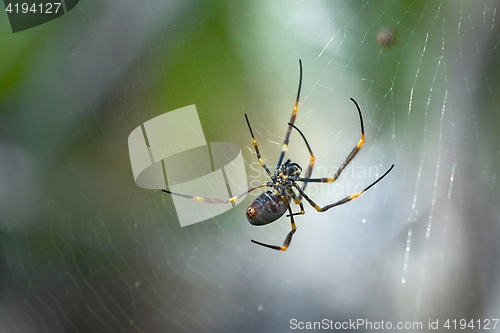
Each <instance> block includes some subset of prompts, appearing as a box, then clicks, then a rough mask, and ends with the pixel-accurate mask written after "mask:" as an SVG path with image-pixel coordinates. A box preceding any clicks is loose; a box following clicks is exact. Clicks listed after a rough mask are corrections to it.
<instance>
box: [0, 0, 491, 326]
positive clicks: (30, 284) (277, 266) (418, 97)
mask: <svg viewBox="0 0 500 333" xmlns="http://www.w3.org/2000/svg"><path fill="white" fill-rule="evenodd" d="M498 8H499V4H498V2H497V1H483V0H479V1H451V0H440V1H431V0H427V1H412V0H408V1H384V2H374V1H329V2H321V1H307V2H300V1H281V2H279V1H260V2H253V3H252V2H236V1H227V2H217V3H215V2H211V1H190V2H180V1H172V2H164V1H148V2H145V3H142V2H137V3H133V2H123V1H107V2H99V4H95V3H93V2H92V3H90V2H88V3H87V2H83V3H82V2H80V4H79V5H78V7H77V8H75V9H73V10H72V11H71V12H70V13H68V14H66V15H64V16H62V17H60V18H58V19H57V20H54V21H51V22H49V23H47V24H45V25H41V26H38V27H36V28H32V29H30V30H26V31H24V32H20V33H16V34H12V33H11V31H10V27H9V26H8V21H7V18H6V14H1V15H4V20H2V23H1V25H0V29H1V31H2V34H1V35H0V38H1V39H2V41H1V42H2V45H9V48H8V49H7V50H3V51H2V55H1V56H0V57H1V60H2V61H0V87H1V88H0V161H1V163H0V331H1V332H119V331H123V332H197V331H199V332H201V331H203V332H236V331H238V332H287V331H289V330H290V329H291V328H293V326H291V323H292V322H294V323H298V322H302V323H304V324H305V323H306V322H311V323H313V322H319V321H321V320H323V319H327V320H328V321H330V320H331V321H332V322H333V323H335V322H338V323H342V322H348V321H349V320H351V321H356V320H358V319H363V320H365V321H370V322H371V323H372V324H375V325H376V323H379V324H380V323H381V322H382V321H383V322H384V323H387V322H390V323H391V324H392V325H393V326H392V328H393V329H395V328H396V325H397V324H398V323H402V324H403V325H404V324H411V325H415V323H416V324H417V325H418V323H421V324H422V326H421V327H419V326H412V329H408V330H410V331H411V330H413V331H426V330H429V322H435V321H436V320H439V328H440V329H442V328H443V327H444V326H443V325H444V324H445V323H446V321H447V320H450V322H449V324H450V325H453V322H452V320H454V319H455V320H456V322H455V323H456V325H457V327H460V325H461V324H463V323H464V322H463V321H460V320H461V319H464V320H466V326H465V329H467V330H468V331H476V330H480V329H482V328H483V327H484V325H485V324H486V320H492V319H495V318H498V313H499V311H500V302H499V299H500V293H499V291H498V290H500V288H498V281H499V274H500V270H499V262H498V257H499V254H500V253H499V247H498V245H497V242H496V241H497V239H498V237H499V222H500V219H499V209H498V200H497V198H498V195H499V186H498V182H497V180H496V178H497V170H498V169H499V162H500V158H499V156H500V147H499V144H500V141H499V138H500V137H499V134H498V132H497V127H498V125H499V124H500V112H499V103H500V100H499V97H498V96H499V93H500V91H499V90H500V86H499V82H498V80H499V75H498V73H499V69H498V64H499V63H500V62H499V60H500V57H499V49H498V46H499V40H500V39H499V22H500V20H499V16H498V15H499V14H500V11H498V10H497V9H498ZM391 32H393V35H391ZM384 41H385V42H387V43H385V44H384ZM298 59H302V62H303V67H304V75H303V83H302V94H301V101H300V109H299V114H298V117H297V121H296V125H297V126H298V127H299V128H300V129H301V131H302V132H304V134H305V135H306V137H307V140H308V141H309V143H310V145H311V147H312V149H313V151H314V154H315V156H316V164H315V170H314V173H313V176H314V177H326V176H331V175H333V174H334V173H335V171H336V168H338V167H339V166H340V164H341V163H342V162H343V160H344V159H345V157H346V156H347V155H348V153H349V152H350V151H351V149H352V147H354V145H355V144H356V143H357V142H358V140H359V135H360V134H359V130H360V128H359V120H358V117H357V113H356V108H355V106H354V105H353V104H352V103H351V101H350V100H349V98H350V97H353V98H354V99H356V101H357V102H358V103H359V105H360V106H361V109H362V112H363V117H364V124H365V132H366V144H365V145H364V146H363V148H362V149H361V151H360V153H359V154H358V155H357V156H356V158H355V159H354V160H353V161H352V162H351V163H350V164H349V165H348V167H347V168H346V170H345V171H344V172H343V174H342V176H341V177H340V178H339V180H338V181H336V182H335V183H334V184H322V185H319V184H310V185H308V188H307V192H308V193H309V194H310V196H311V198H312V199H313V200H315V201H316V202H317V203H318V204H319V205H320V206H323V205H327V204H330V203H332V202H334V201H336V200H339V199H341V198H342V197H344V196H346V195H350V194H352V193H354V192H356V191H359V190H360V189H361V188H362V187H363V186H366V185H368V184H370V183H371V182H373V181H374V180H375V179H377V177H378V176H380V175H381V174H383V173H384V172H385V171H386V170H387V169H388V168H389V167H390V166H391V165H392V164H394V165H395V167H394V170H393V171H392V172H391V173H390V174H389V175H388V176H387V177H386V178H385V179H384V180H383V181H381V182H380V183H378V184H377V186H375V187H374V188H372V189H370V190H369V191H368V192H366V193H365V194H363V195H362V196H361V197H359V198H358V199H356V200H354V201H352V202H350V203H348V204H345V205H342V206H339V207H336V208H334V209H332V210H329V211H328V212H325V213H318V212H316V211H315V210H314V209H313V208H312V207H310V206H309V205H308V204H307V203H305V210H306V214H305V215H304V216H297V217H296V223H297V227H298V230H297V232H296V233H295V236H294V238H293V242H292V243H291V246H290V248H289V249H288V250H287V251H286V252H285V253H280V252H278V251H272V250H269V249H266V248H263V247H259V246H257V245H255V244H252V243H251V242H250V239H255V240H258V241H261V242H265V243H270V244H276V245H281V244H282V242H283V240H284V239H285V236H286V234H287V233H288V232H289V230H290V223H289V221H288V219H287V218H285V217H282V218H281V219H279V220H278V221H277V222H275V223H273V224H271V225H267V226H265V227H261V228H257V227H253V226H251V225H250V224H249V223H248V222H247V221H246V219H245V215H244V213H245V208H246V206H247V205H248V204H250V203H251V201H252V200H253V199H255V197H256V196H257V195H258V193H253V194H251V195H249V196H248V197H247V198H246V199H245V202H244V203H243V204H241V205H239V206H236V207H235V208H233V209H231V210H230V211H228V212H226V213H224V214H222V215H219V216H217V217H215V218H213V219H210V220H207V221H204V222H201V223H197V224H194V225H192V226H188V227H184V228H181V227H180V225H179V222H178V219H177V216H176V214H175V210H174V206H173V202H172V199H171V198H170V197H169V196H168V195H166V194H164V193H161V192H160V191H151V190H143V189H141V188H139V187H137V185H136V184H135V183H134V180H133V177H132V171H131V167H130V159H129V155H128V148H127V137H128V135H129V134H130V132H131V131H132V130H133V129H134V128H136V127H137V126H139V125H140V124H142V123H144V122H145V121H147V120H149V119H152V118H154V117H155V116H157V115H159V114H162V113H164V112H166V111H170V110H174V109H177V108H180V107H183V106H186V105H190V104H196V107H197V109H198V112H199V116H200V120H201V124H202V127H203V130H204V133H205V136H206V140H207V142H216V141H219V142H224V141H226V142H233V143H235V144H237V145H238V146H239V147H241V149H242V151H243V157H244V159H245V163H246V167H247V169H246V171H247V176H248V181H249V184H251V183H252V182H253V183H254V184H258V183H259V182H266V181H268V179H267V178H266V175H265V173H264V172H263V171H262V169H261V168H260V165H259V164H258V162H257V159H256V157H255V153H254V150H253V146H252V144H251V140H250V134H249V133H248V128H247V127H246V123H245V120H244V114H245V113H246V114H248V116H249V119H250V122H251V123H252V126H253V129H254V132H255V135H256V139H257V140H258V143H259V147H260V150H261V152H262V155H263V158H264V160H265V161H266V163H267V164H268V166H269V167H270V168H274V167H275V163H276V162H277V159H278V156H279V152H280V150H281V145H282V141H283V136H284V134H285V131H286V124H287V122H288V121H289V117H290V113H291V111H292V107H293V103H294V99H295V95H296V90H297V86H298V77H299V68H298ZM287 157H288V158H290V159H292V160H294V161H296V162H297V163H299V164H301V165H302V166H303V167H304V169H305V167H306V166H307V163H308V159H309V156H308V153H307V150H306V147H305V145H304V143H303V142H302V139H301V138H300V136H299V135H298V134H297V133H295V132H294V133H292V136H291V139H290V148H289V152H288V154H287ZM192 194H195V193H192ZM193 204H195V203H193ZM293 210H294V211H298V207H296V206H293ZM294 320H296V321H294ZM470 320H474V321H473V322H472V325H471V324H470V323H471V322H470ZM493 323H494V322H493V321H492V322H491V324H490V326H489V327H490V328H492V327H493ZM479 325H481V327H479ZM357 328H358V329H359V330H360V331H371V330H373V328H370V327H369V326H362V325H361V326H359V327H357ZM386 328H387V326H386ZM407 328H408V327H407ZM451 329H452V330H453V326H451Z"/></svg>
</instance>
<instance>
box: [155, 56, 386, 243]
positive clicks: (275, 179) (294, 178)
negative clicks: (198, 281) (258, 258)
mask: <svg viewBox="0 0 500 333" xmlns="http://www.w3.org/2000/svg"><path fill="white" fill-rule="evenodd" d="M299 67H300V78H299V89H298V91H297V98H296V100H295V106H294V107H293V111H292V116H291V117H290V122H289V123H288V129H287V131H286V135H285V139H284V142H283V148H282V149H281V153H280V156H279V159H278V164H277V165H276V169H275V170H274V173H273V172H271V171H270V170H269V168H268V167H267V165H266V164H265V163H264V160H263V159H262V157H261V155H260V152H259V146H258V145H257V140H255V136H254V134H253V131H252V126H250V121H249V120H248V116H247V115H246V114H245V119H246V122H247V125H248V129H249V130H250V135H251V136H252V143H253V146H254V148H255V153H256V154H257V159H258V160H259V163H260V165H261V166H262V168H264V170H265V171H266V172H267V174H268V175H269V177H270V178H271V181H269V182H267V183H265V184H261V185H258V186H255V187H252V188H250V189H248V190H247V191H245V192H243V193H241V194H239V195H237V196H235V197H232V198H230V199H226V200H224V199H215V198H203V197H197V196H192V195H187V194H179V193H173V192H170V191H168V190H162V191H163V192H166V193H169V194H172V195H177V196H180V197H183V198H187V199H192V200H196V201H201V202H210V203H230V202H235V201H236V200H238V199H239V198H241V197H243V196H244V195H246V194H247V193H250V192H252V191H254V190H256V189H259V188H263V187H270V188H271V190H269V191H266V192H264V193H262V194H261V195H259V196H258V197H257V198H256V199H255V200H254V201H253V202H252V204H251V205H250V206H249V207H248V208H247V210H246V216H247V220H248V222H250V224H252V225H258V226H262V225H266V224H269V223H272V222H274V221H276V220H277V219H279V218H280V217H281V216H283V214H284V213H285V212H286V211H288V215H286V216H287V217H290V223H291V225H292V230H291V231H290V232H289V233H288V235H287V236H286V238H285V241H284V242H283V245H282V246H277V245H269V244H266V243H261V242H258V241H255V240H253V239H252V242H253V243H255V244H258V245H262V246H265V247H268V248H270V249H274V250H280V251H286V249H287V248H288V247H289V246H290V243H291V242H292V236H293V235H294V234H295V231H297V227H296V225H295V221H294V218H293V217H294V216H296V215H304V214H305V210H304V205H303V203H302V199H305V200H306V201H307V202H308V203H309V204H310V205H311V206H312V207H313V208H314V209H316V210H317V211H318V212H325V211H327V210H329V209H330V208H333V207H336V206H340V205H343V204H345V203H348V202H349V201H351V200H354V199H356V198H357V197H359V196H360V195H361V194H363V193H365V192H366V191H368V190H369V189H370V188H372V187H373V186H375V184H377V183H378V182H379V181H381V180H382V179H383V178H384V177H385V176H387V174H388V173H389V172H391V170H392V168H394V164H393V165H392V166H391V167H390V168H389V169H388V170H387V171H386V172H385V173H384V174H383V175H382V176H381V177H379V178H378V179H377V180H375V181H374V182H373V183H371V184H370V185H368V186H367V187H365V188H364V189H363V190H361V191H359V192H357V193H354V194H352V195H349V196H347V197H345V198H343V199H340V200H339V201H336V202H334V203H332V204H329V205H326V206H324V207H320V206H318V205H317V204H316V203H315V202H314V201H313V200H312V199H311V198H309V196H308V195H307V194H306V192H305V189H306V186H307V183H333V182H334V181H336V180H337V178H338V177H339V176H340V174H341V173H342V171H343V170H344V169H345V167H346V166H347V165H348V164H349V162H351V161H352V159H353V158H354V156H356V154H357V153H358V151H359V150H360V149H361V147H362V146H363V144H364V143H365V128H364V125H363V116H362V115H361V109H360V107H359V105H358V103H357V102H356V101H355V100H354V99H353V98H351V101H352V102H353V103H354V105H355V106H356V108H357V110H358V115H359V121H360V128H361V138H360V139H359V141H358V143H357V144H356V146H354V148H353V149H352V150H351V152H350V153H349V155H348V156H347V158H346V159H345V161H344V162H343V163H342V165H341V166H340V168H339V169H338V170H337V172H336V173H335V175H333V177H325V178H310V177H311V174H312V171H313V168H314V162H315V160H316V158H315V157H314V154H313V152H312V149H311V146H310V145H309V143H308V142H307V139H306V137H305V135H304V134H303V133H302V131H301V130H300V129H299V128H298V127H297V126H295V125H294V123H295V118H296V117H297V112H298V111H299V98H300V89H301V87H302V61H301V60H299ZM292 129H294V130H296V131H297V132H298V133H299V134H300V136H301V137H302V139H303V140H304V142H305V144H306V146H307V150H308V151H309V155H310V158H309V165H308V166H307V169H306V173H305V177H301V174H302V167H301V166H300V165H299V164H297V163H295V162H292V161H291V160H289V159H287V160H286V161H285V162H284V163H283V159H284V158H285V154H286V152H287V150H288V142H289V139H290V134H291V132H292ZM299 182H301V183H303V184H302V186H299V184H298V183H299ZM295 191H297V193H296V192H295ZM292 201H293V202H294V203H295V204H297V205H298V206H299V208H300V212H295V213H294V212H292V208H291V206H290V204H291V202H292Z"/></svg>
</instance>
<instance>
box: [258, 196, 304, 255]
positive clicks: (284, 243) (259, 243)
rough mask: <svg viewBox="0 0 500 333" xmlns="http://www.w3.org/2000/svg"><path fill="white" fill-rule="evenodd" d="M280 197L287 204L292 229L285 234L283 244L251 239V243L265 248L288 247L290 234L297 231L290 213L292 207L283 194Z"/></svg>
mask: <svg viewBox="0 0 500 333" xmlns="http://www.w3.org/2000/svg"><path fill="white" fill-rule="evenodd" d="M281 199H282V200H284V201H285V202H286V204H287V205H288V211H289V212H290V215H288V216H290V223H291V224H292V230H290V232H289V233H288V235H286V238H285V241H284V242H283V246H277V245H270V244H266V243H261V242H258V241H256V240H253V239H252V243H255V244H258V245H261V246H264V247H267V248H270V249H273V250H278V251H286V250H287V249H288V247H289V246H290V243H291V242H292V236H293V234H294V233H295V231H297V227H296V226H295V221H294V220H293V215H294V214H293V213H292V209H291V208H290V204H289V202H288V200H286V198H285V196H284V195H282V196H281Z"/></svg>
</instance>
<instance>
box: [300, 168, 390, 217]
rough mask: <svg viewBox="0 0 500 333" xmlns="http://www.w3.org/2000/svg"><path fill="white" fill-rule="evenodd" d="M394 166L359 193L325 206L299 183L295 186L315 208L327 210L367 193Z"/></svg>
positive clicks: (320, 210) (321, 210) (322, 210)
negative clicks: (320, 204)
mask: <svg viewBox="0 0 500 333" xmlns="http://www.w3.org/2000/svg"><path fill="white" fill-rule="evenodd" d="M392 168H394V164H393V165H392V166H391V167H390V168H389V169H388V170H387V171H386V172H385V173H384V174H383V175H382V176H380V177H379V178H378V179H377V180H376V181H374V182H373V183H371V184H370V185H368V186H367V187H365V188H364V189H363V190H361V191H359V192H357V193H354V194H352V195H349V196H347V197H345V198H343V199H340V200H339V201H337V202H334V203H332V204H330V205H326V206H324V207H319V206H318V205H317V204H316V203H315V202H314V201H313V200H312V199H311V198H309V197H308V196H307V194H306V193H305V192H304V191H302V190H301V189H300V187H299V186H298V185H297V184H295V188H296V189H297V190H298V191H299V192H300V193H301V194H302V196H303V197H304V199H306V200H307V202H309V204H310V205H311V206H312V207H313V208H314V209H316V210H317V211H318V212H325V211H327V210H329V209H330V208H333V207H335V206H340V205H343V204H345V203H348V202H349V201H351V200H354V199H356V198H357V197H359V196H360V195H361V194H363V193H365V192H366V191H368V190H369V189H370V188H372V187H373V186H375V184H377V183H378V182H379V181H381V180H382V179H383V178H384V177H385V176H387V174H388V173H389V172H391V170H392Z"/></svg>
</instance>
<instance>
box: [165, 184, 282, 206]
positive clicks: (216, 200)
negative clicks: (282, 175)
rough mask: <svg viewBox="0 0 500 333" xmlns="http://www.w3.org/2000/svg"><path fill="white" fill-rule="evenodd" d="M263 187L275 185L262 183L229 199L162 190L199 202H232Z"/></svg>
mask: <svg viewBox="0 0 500 333" xmlns="http://www.w3.org/2000/svg"><path fill="white" fill-rule="evenodd" d="M262 187H273V185H272V183H265V184H261V185H258V186H255V187H252V188H251V189H248V190H246V191H245V192H243V193H241V194H238V195H237V196H235V197H232V198H229V199H215V198H204V197H196V196H193V195H189V194H180V193H175V192H170V191H168V190H162V191H163V192H165V193H168V194H172V195H176V196H178V197H183V198H186V199H192V200H196V201H199V202H209V203H230V202H235V201H236V200H238V199H239V198H241V197H243V196H244V195H246V194H247V193H250V192H252V191H254V190H256V189H258V188H262Z"/></svg>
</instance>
